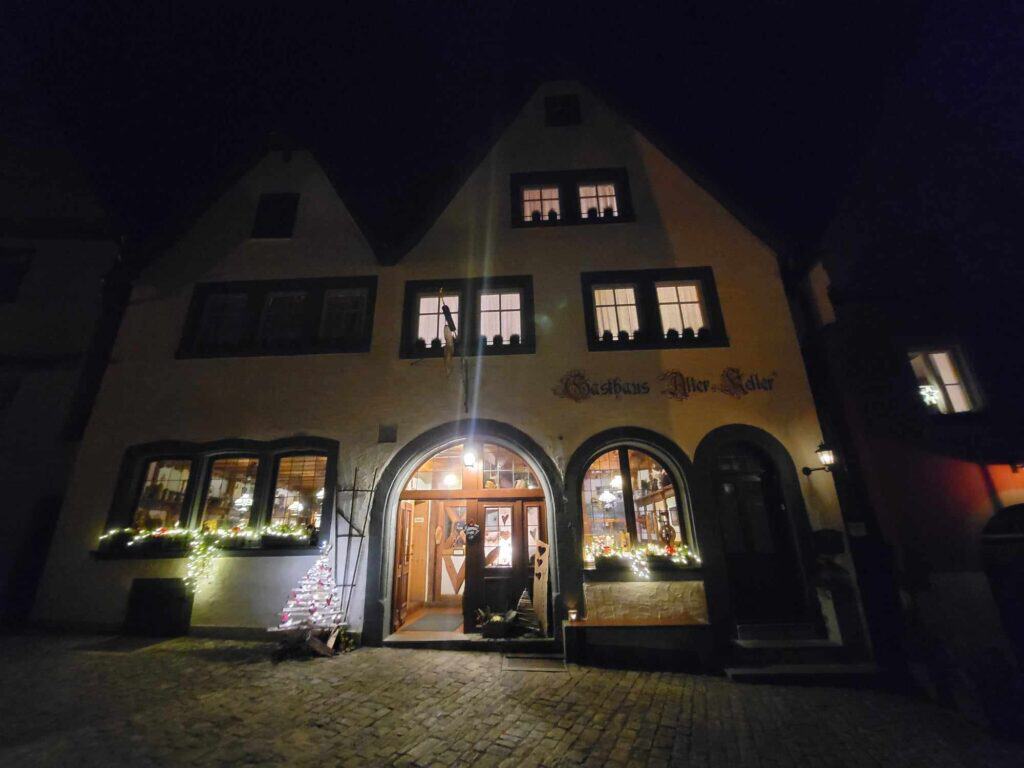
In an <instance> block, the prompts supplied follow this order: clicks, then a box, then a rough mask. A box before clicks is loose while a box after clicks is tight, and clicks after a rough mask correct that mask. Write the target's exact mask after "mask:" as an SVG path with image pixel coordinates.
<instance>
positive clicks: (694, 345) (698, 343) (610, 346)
mask: <svg viewBox="0 0 1024 768" xmlns="http://www.w3.org/2000/svg"><path fill="white" fill-rule="evenodd" d="M587 345H588V347H589V348H590V351H591V352H627V351H630V352H631V351H635V350H644V349H647V350H651V349H661V350H664V349H679V350H683V349H709V348H714V347H728V346H729V339H728V338H727V337H725V336H711V337H709V338H706V339H695V340H693V341H669V340H668V339H655V340H653V341H649V340H646V339H636V340H633V339H631V340H629V341H618V340H614V341H603V340H601V339H588V340H587Z"/></svg>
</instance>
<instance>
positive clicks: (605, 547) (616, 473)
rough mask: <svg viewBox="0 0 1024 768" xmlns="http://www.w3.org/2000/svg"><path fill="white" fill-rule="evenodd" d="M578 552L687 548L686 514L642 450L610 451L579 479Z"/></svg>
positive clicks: (660, 468)
mask: <svg viewBox="0 0 1024 768" xmlns="http://www.w3.org/2000/svg"><path fill="white" fill-rule="evenodd" d="M582 490H583V493H582V499H581V502H582V505H583V552H584V561H585V564H586V566H587V567H592V566H593V558H594V553H595V552H601V551H605V552H607V551H612V552H614V551H616V550H622V549H630V548H631V547H633V546H636V545H646V544H652V545H658V546H667V545H669V544H672V545H678V544H683V543H686V544H689V543H690V541H691V534H690V530H689V525H690V523H689V514H688V513H687V510H686V497H685V495H681V494H680V493H679V492H678V490H677V488H676V483H675V481H674V480H673V478H672V475H671V474H670V473H669V472H668V470H667V469H666V468H665V466H664V465H663V464H662V463H661V462H659V461H658V460H657V459H655V458H654V457H653V456H650V455H649V454H647V453H644V452H643V451H638V450H634V449H632V448H615V449H612V450H610V451H607V452H606V453H603V454H601V455H600V456H598V457H597V458H595V459H594V460H593V461H592V462H591V464H590V466H589V467H588V468H587V471H586V473H585V474H584V476H583V489H582Z"/></svg>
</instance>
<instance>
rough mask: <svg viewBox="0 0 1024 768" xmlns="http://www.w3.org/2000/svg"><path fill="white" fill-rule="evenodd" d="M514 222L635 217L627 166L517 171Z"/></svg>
mask: <svg viewBox="0 0 1024 768" xmlns="http://www.w3.org/2000/svg"><path fill="white" fill-rule="evenodd" d="M510 183H511V200H512V226H514V227H545V226H561V225H589V224H608V223H614V222H628V221H633V219H634V216H633V203H632V199H631V197H630V194H629V176H628V174H627V173H626V169H625V168H595V169H585V170H576V171H536V172H529V173H514V174H512V176H511V178H510Z"/></svg>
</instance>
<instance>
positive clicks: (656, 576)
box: [583, 566, 704, 583]
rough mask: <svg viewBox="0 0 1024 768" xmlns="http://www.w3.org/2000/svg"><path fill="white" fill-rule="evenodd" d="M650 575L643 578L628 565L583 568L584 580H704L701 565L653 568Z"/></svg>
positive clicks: (596, 581) (594, 581) (595, 581)
mask: <svg viewBox="0 0 1024 768" xmlns="http://www.w3.org/2000/svg"><path fill="white" fill-rule="evenodd" d="M650 574H651V575H650V576H649V577H646V578H643V577H640V576H637V575H636V574H635V573H633V571H632V570H631V569H630V568H628V567H626V568H622V569H618V568H609V569H607V570H600V571H599V570H597V569H596V568H584V569H583V581H585V582H592V583H599V582H607V581H703V580H704V571H703V569H701V568H699V567H696V568H695V567H690V566H685V567H679V568H662V567H658V568H651V569H650Z"/></svg>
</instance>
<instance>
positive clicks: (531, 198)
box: [523, 187, 562, 224]
mask: <svg viewBox="0 0 1024 768" xmlns="http://www.w3.org/2000/svg"><path fill="white" fill-rule="evenodd" d="M561 218H562V203H561V200H560V198H559V194H558V187H523V221H524V222H533V223H535V224H540V223H541V222H545V221H558V220H559V219H561Z"/></svg>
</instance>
